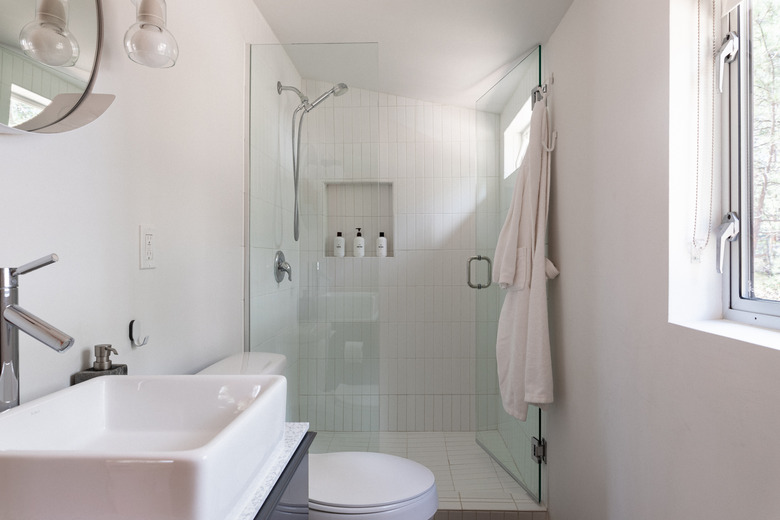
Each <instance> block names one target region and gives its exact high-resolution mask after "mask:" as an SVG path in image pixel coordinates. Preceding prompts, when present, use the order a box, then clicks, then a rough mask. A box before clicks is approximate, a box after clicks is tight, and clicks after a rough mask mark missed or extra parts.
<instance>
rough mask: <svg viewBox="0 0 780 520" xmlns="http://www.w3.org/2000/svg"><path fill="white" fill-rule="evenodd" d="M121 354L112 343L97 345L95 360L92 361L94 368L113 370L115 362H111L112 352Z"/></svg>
mask: <svg viewBox="0 0 780 520" xmlns="http://www.w3.org/2000/svg"><path fill="white" fill-rule="evenodd" d="M112 353H113V354H116V355H117V356H118V355H119V352H117V351H116V349H115V348H114V347H112V346H111V345H106V344H103V345H95V361H94V362H93V363H92V368H93V369H95V370H111V366H112V365H113V363H112V362H111V354H112Z"/></svg>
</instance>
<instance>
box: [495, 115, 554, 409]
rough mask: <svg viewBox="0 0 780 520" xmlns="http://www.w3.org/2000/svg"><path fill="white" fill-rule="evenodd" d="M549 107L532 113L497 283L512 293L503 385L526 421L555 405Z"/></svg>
mask: <svg viewBox="0 0 780 520" xmlns="http://www.w3.org/2000/svg"><path fill="white" fill-rule="evenodd" d="M549 138H550V136H549V130H548V127H547V106H546V103H544V102H537V103H536V105H535V106H534V109H533V112H532V114H531V133H530V138H529V145H528V150H527V151H526V154H525V157H524V158H523V162H522V163H521V164H520V167H519V168H518V169H517V171H516V172H515V173H516V175H517V178H516V179H515V189H514V194H513V196H512V201H511V203H510V206H509V212H508V213H507V216H506V221H505V222H504V226H503V228H502V229H501V233H500V234H499V237H498V243H497V245H496V254H495V256H494V259H495V260H494V268H493V281H494V282H497V283H498V284H499V285H500V287H501V288H502V289H506V290H507V293H506V298H505V299H504V304H503V306H502V307H501V315H500V316H499V319H498V334H497V337H496V358H497V361H498V384H499V387H500V390H501V399H502V401H503V404H504V409H505V410H506V411H507V412H508V413H509V414H511V415H513V416H514V417H517V418H518V419H520V420H521V421H524V420H525V419H526V415H527V413H528V405H529V404H536V405H545V404H549V403H552V401H553V380H552V363H551V359H550V333H549V325H548V321H547V279H548V278H555V277H556V276H558V269H557V268H556V267H555V265H553V263H552V262H551V261H550V260H548V259H547V258H546V257H545V239H546V234H547V210H548V202H549V196H550V151H551V148H549V147H548V142H549Z"/></svg>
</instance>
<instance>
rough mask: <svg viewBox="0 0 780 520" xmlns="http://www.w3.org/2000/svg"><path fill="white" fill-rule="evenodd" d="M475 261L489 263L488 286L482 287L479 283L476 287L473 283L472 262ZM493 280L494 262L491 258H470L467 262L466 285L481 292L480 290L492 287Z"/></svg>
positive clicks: (480, 256)
mask: <svg viewBox="0 0 780 520" xmlns="http://www.w3.org/2000/svg"><path fill="white" fill-rule="evenodd" d="M474 260H476V261H477V262H481V261H485V262H487V265H488V270H487V278H488V281H487V284H486V285H482V284H481V283H478V284H476V285H474V284H473V283H471V262H473V261H474ZM492 280H493V262H492V261H491V260H490V258H489V257H487V256H482V255H477V256H472V257H471V258H469V259H468V260H467V261H466V283H467V284H468V286H469V287H471V288H472V289H477V290H479V289H487V288H488V287H490V284H491V283H492Z"/></svg>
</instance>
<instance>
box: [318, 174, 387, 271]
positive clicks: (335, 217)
mask: <svg viewBox="0 0 780 520" xmlns="http://www.w3.org/2000/svg"><path fill="white" fill-rule="evenodd" d="M325 220H326V225H325V228H326V231H327V232H326V234H325V244H324V250H325V256H335V255H334V253H333V238H334V237H335V236H336V233H337V232H339V231H340V232H341V234H342V235H343V237H344V239H345V242H346V252H347V254H346V256H348V257H349V256H352V241H353V239H354V238H355V235H356V234H357V229H356V228H360V229H361V235H362V236H363V238H364V239H365V256H367V257H372V256H373V257H375V256H378V255H377V251H376V244H377V238H378V237H379V233H380V232H381V233H384V236H385V238H386V239H387V256H394V244H395V225H394V223H395V219H394V218H393V183H392V182H371V181H333V182H326V183H325Z"/></svg>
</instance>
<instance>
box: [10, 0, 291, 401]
mask: <svg viewBox="0 0 780 520" xmlns="http://www.w3.org/2000/svg"><path fill="white" fill-rule="evenodd" d="M104 10H105V21H106V26H105V50H104V54H103V61H102V67H101V70H100V73H99V76H98V81H97V84H96V86H95V90H96V91H97V92H106V93H112V94H116V96H117V99H116V101H115V102H114V104H113V105H112V106H111V107H110V108H109V109H108V111H107V112H106V113H105V114H104V115H103V116H102V117H101V118H100V119H98V120H97V121H95V122H93V123H91V124H90V125H88V126H86V127H84V128H82V129H79V130H75V131H72V132H69V133H65V134H60V135H23V136H0V157H2V164H0V181H2V186H3V201H2V204H1V205H0V217H2V222H3V226H2V227H3V235H2V241H0V265H3V266H16V265H20V264H22V263H25V262H27V261H30V260H33V259H35V258H38V257H40V256H43V255H45V254H48V253H52V252H56V253H57V254H58V255H59V256H60V261H59V262H58V263H57V264H54V265H52V266H49V267H47V268H45V269H42V270H40V271H36V272H34V273H30V274H28V275H25V276H24V277H23V278H22V279H21V280H20V301H21V305H22V306H24V307H25V308H28V309H29V310H30V311H32V312H34V313H36V314H38V315H40V316H41V317H42V318H44V319H45V320H47V321H49V322H50V323H52V324H53V325H55V326H57V327H59V328H61V329H63V330H64V331H66V332H67V333H69V334H71V335H72V336H74V337H75V338H76V345H75V346H74V347H73V348H72V349H71V350H70V351H68V352H66V353H64V354H57V353H55V352H53V351H51V350H49V349H48V348H47V347H45V346H44V345H42V344H40V343H38V342H36V341H34V340H32V339H30V338H29V337H27V336H25V335H24V334H22V337H21V347H20V350H21V352H20V358H21V381H22V383H21V390H22V395H21V397H22V400H23V401H27V400H29V399H31V398H34V397H38V396H41V395H43V394H46V393H48V392H51V391H53V390H57V389H59V388H63V387H66V386H67V385H68V384H69V381H70V375H71V374H72V373H74V372H76V371H78V370H80V369H82V368H85V367H86V366H88V363H89V358H90V355H91V351H92V347H93V345H94V344H96V343H112V344H113V345H114V346H115V347H116V348H117V350H119V356H117V357H116V362H117V363H126V364H128V365H129V370H130V373H131V374H151V373H190V372H194V371H197V370H198V369H200V368H202V367H204V366H206V365H208V364H209V363H211V362H213V361H215V360H217V359H219V358H220V357H223V356H225V355H227V354H230V353H234V352H239V351H241V350H242V347H243V301H242V300H243V276H242V273H243V235H242V230H243V221H244V216H243V201H244V194H243V192H244V164H245V161H244V156H245V144H244V135H245V132H244V125H245V120H246V111H245V103H244V99H245V79H246V78H245V72H246V47H245V45H246V43H247V42H249V41H254V42H274V41H276V40H275V37H274V35H273V34H272V32H271V31H270V29H269V28H268V26H267V25H266V23H265V21H264V20H263V18H262V17H261V15H260V14H259V13H258V12H257V9H256V7H255V6H254V4H253V3H252V2H251V1H249V0H236V1H231V2H228V3H225V4H224V5H221V6H220V9H217V10H215V9H213V5H212V3H210V2H206V1H205V0H193V1H191V2H187V3H181V2H169V4H168V19H169V24H168V25H169V28H170V30H171V31H172V33H173V34H174V35H175V37H176V38H177V40H178V43H179V46H180V58H179V62H178V63H177V64H176V65H175V66H174V67H173V68H172V69H167V70H153V69H148V68H145V67H142V66H140V65H137V64H135V63H133V62H131V61H130V60H129V59H128V58H127V57H126V56H125V54H124V51H123V47H122V37H123V35H124V32H125V31H126V30H127V28H128V27H129V26H130V25H131V24H132V23H133V22H134V19H135V7H134V6H133V4H132V3H131V2H129V1H121V2H104ZM206 36H207V37H206ZM141 224H143V225H153V226H155V228H156V233H157V236H156V238H157V268H156V269H154V270H148V271H140V270H139V268H138V247H139V246H138V240H139V238H138V233H139V231H138V226H139V225H141ZM131 319H136V320H138V322H139V324H140V328H141V332H142V333H143V334H144V335H146V334H148V335H150V340H149V344H148V345H146V346H145V347H143V348H140V349H131V348H130V342H129V339H128V337H127V327H128V323H129V321H130V320H131Z"/></svg>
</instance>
